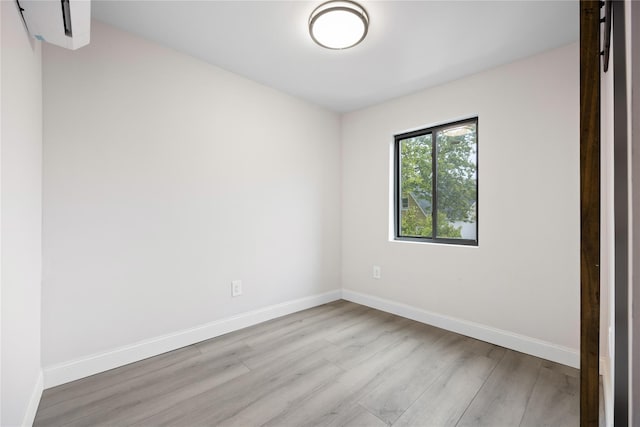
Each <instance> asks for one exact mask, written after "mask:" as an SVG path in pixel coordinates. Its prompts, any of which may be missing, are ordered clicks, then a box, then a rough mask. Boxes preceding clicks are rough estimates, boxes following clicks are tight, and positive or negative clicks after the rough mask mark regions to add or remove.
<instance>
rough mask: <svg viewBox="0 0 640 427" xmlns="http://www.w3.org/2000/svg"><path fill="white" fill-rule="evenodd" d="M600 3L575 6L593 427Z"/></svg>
mask: <svg viewBox="0 0 640 427" xmlns="http://www.w3.org/2000/svg"><path fill="white" fill-rule="evenodd" d="M600 64H601V60H600V2H599V1H597V0H595V1H594V0H581V1H580V425H581V426H583V427H584V426H597V425H598V414H599V411H598V392H599V372H598V367H599V366H598V365H599V359H600V356H599V334H600Z"/></svg>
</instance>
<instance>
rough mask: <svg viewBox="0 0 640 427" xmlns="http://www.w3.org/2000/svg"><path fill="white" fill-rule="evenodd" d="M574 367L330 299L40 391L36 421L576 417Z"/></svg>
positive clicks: (511, 421)
mask: <svg viewBox="0 0 640 427" xmlns="http://www.w3.org/2000/svg"><path fill="white" fill-rule="evenodd" d="M578 378H579V375H578V370H576V369H572V368H568V367H566V366H562V365H559V364H556V363H553V362H549V361H545V360H542V359H538V358H535V357H532V356H528V355H525V354H522V353H518V352H515V351H512V350H507V349H505V348H502V347H498V346H495V345H492V344H488V343H485V342H482V341H478V340H475V339H472V338H468V337H464V336H462V335H458V334H455V333H452V332H447V331H444V330H442V329H438V328H434V327H431V326H427V325H424V324H421V323H418V322H414V321H412V320H408V319H404V318H402V317H398V316H394V315H391V314H388V313H384V312H381V311H378V310H374V309H371V308H367V307H364V306H360V305H357V304H353V303H350V302H347V301H336V302H333V303H330V304H326V305H323V306H320V307H315V308H312V309H309V310H305V311H301V312H298V313H294V314H291V315H289V316H285V317H281V318H278V319H274V320H272V321H269V322H266V323H263V324H260V325H256V326H253V327H250V328H246V329H243V330H240V331H237V332H234V333H230V334H227V335H224V336H221V337H218V338H214V339H211V340H208V341H204V342H201V343H198V344H195V345H192V346H189V347H184V348H181V349H179V350H176V351H172V352H170V353H166V354H163V355H160V356H156V357H153V358H150V359H146V360H143V361H140V362H137V363H133V364H131V365H127V366H123V367H121V368H118V369H113V370H111V371H107V372H104V373H101V374H98V375H94V376H91V377H88V378H84V379H81V380H78V381H75V382H72V383H68V384H64V385H61V386H59V387H55V388H52V389H48V390H46V391H45V392H44V395H43V397H42V400H41V402H40V407H39V408H38V413H37V416H36V421H35V425H36V426H125V425H127V426H129V425H135V426H161V425H171V426H213V425H216V426H218V425H219V426H242V427H250V426H259V425H267V426H315V425H322V426H371V427H376V426H385V425H393V426H471V425H473V426H492V427H501V426H505V427H506V426H559V427H564V426H577V425H578V424H579V394H578Z"/></svg>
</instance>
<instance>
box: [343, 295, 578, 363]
mask: <svg viewBox="0 0 640 427" xmlns="http://www.w3.org/2000/svg"><path fill="white" fill-rule="evenodd" d="M342 298H343V299H345V300H348V301H352V302H355V303H358V304H362V305H366V306H368V307H372V308H375V309H378V310H382V311H386V312H388V313H393V314H396V315H398V316H402V317H406V318H409V319H412V320H416V321H418V322H422V323H426V324H428V325H432V326H436V327H438V328H442V329H446V330H448V331H453V332H457V333H459V334H462V335H466V336H469V337H472V338H477V339H479V340H482V341H487V342H490V343H492V344H497V345H499V346H502V347H506V348H510V349H512V350H516V351H520V352H522V353H527V354H531V355H533V356H537V357H541V358H543V359H547V360H551V361H553V362H557V363H561V364H563V365H568V366H571V367H574V368H579V367H580V352H579V351H578V350H575V349H572V348H568V347H563V346H559V345H556V344H553V343H550V342H547V341H542V340H539V339H536V338H531V337H528V336H525V335H519V334H516V333H513V332H509V331H505V330H502V329H497V328H493V327H490V326H486V325H482V324H480V323H475V322H470V321H467V320H462V319H456V318H454V317H450V316H445V315H442V314H438V313H433V312H431V311H427V310H423V309H420V308H417V307H412V306H410V305H406V304H402V303H399V302H396V301H391V300H387V299H383V298H378V297H375V296H371V295H366V294H362V293H359V292H355V291H350V290H348V289H343V290H342Z"/></svg>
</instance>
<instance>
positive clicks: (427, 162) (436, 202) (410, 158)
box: [395, 118, 478, 245]
mask: <svg viewBox="0 0 640 427" xmlns="http://www.w3.org/2000/svg"><path fill="white" fill-rule="evenodd" d="M395 237H396V240H416V241H426V242H435V243H454V244H461V245H477V244H478V119H477V118H474V119H469V120H463V121H459V122H455V123H449V124H445V125H440V126H434V127H431V128H428V129H422V130H419V131H415V132H409V133H405V134H402V135H397V136H396V137H395Z"/></svg>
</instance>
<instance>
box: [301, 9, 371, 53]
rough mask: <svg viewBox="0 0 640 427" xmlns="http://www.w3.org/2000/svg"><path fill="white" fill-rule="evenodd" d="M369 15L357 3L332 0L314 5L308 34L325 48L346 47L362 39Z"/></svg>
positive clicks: (365, 33) (367, 26) (367, 25)
mask: <svg viewBox="0 0 640 427" xmlns="http://www.w3.org/2000/svg"><path fill="white" fill-rule="evenodd" d="M368 29H369V15H367V11H366V10H364V8H363V7H362V6H360V5H359V4H358V3H355V2H352V1H348V0H332V1H328V2H326V3H322V4H321V5H320V6H318V7H316V8H315V9H314V11H313V12H311V16H310V17H309V34H311V38H312V39H313V41H314V42H316V43H318V44H319V45H320V46H322V47H326V48H327V49H348V48H350V47H353V46H355V45H357V44H358V43H360V42H361V41H362V40H364V38H365V36H366V35H367V31H368Z"/></svg>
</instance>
